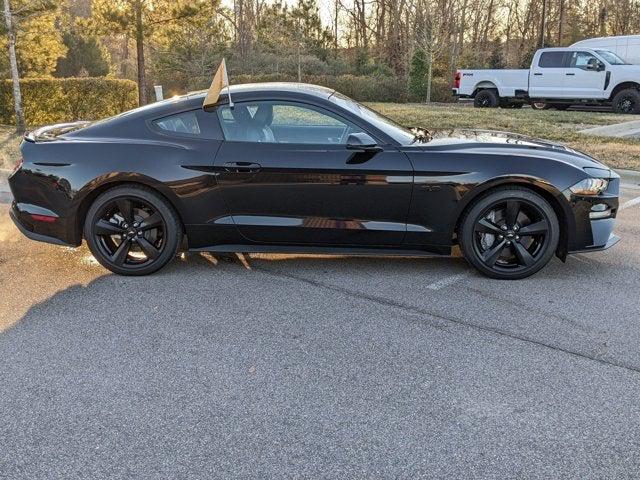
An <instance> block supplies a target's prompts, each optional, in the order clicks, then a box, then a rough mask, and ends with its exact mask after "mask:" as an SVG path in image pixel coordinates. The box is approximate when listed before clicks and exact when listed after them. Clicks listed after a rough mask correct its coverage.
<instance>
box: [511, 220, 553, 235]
mask: <svg viewBox="0 0 640 480" xmlns="http://www.w3.org/2000/svg"><path fill="white" fill-rule="evenodd" d="M548 229H549V225H548V224H547V221H546V220H540V221H539V222H535V223H531V224H529V225H527V226H525V227H522V228H521V229H520V231H519V232H518V234H519V235H520V236H528V235H540V234H543V233H547V230H548Z"/></svg>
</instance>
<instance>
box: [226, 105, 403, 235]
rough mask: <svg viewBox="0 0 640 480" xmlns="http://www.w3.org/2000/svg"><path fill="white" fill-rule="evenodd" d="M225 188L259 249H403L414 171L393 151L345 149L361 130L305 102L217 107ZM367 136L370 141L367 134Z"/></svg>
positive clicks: (236, 220)
mask: <svg viewBox="0 0 640 480" xmlns="http://www.w3.org/2000/svg"><path fill="white" fill-rule="evenodd" d="M218 116H219V118H220V122H221V124H222V128H223V131H224V135H225V141H224V142H223V144H222V146H221V148H220V150H219V151H218V154H217V155H216V158H215V169H216V172H217V179H218V185H219V186H220V188H221V191H222V196H223V198H224V199H225V201H226V204H227V207H228V209H229V211H230V213H231V217H232V220H233V222H234V223H235V225H236V226H237V228H238V229H239V231H240V233H241V234H242V235H243V236H244V237H245V238H247V239H248V240H250V241H254V242H261V243H288V244H328V245H394V244H399V243H401V242H402V240H403V238H404V235H405V230H406V216H407V211H408V208H409V203H410V200H411V191H412V186H413V170H412V167H411V163H410V161H409V159H408V157H407V156H406V155H405V154H403V153H401V152H399V151H398V150H397V149H396V148H395V147H394V146H392V145H380V146H376V147H375V148H368V149H367V148H365V147H363V148H355V149H353V148H354V147H351V148H349V146H348V145H347V138H348V137H349V135H350V134H352V133H363V129H362V128H361V127H358V126H356V125H355V124H353V123H352V122H349V121H347V120H345V119H344V118H342V117H340V116H338V115H337V114H335V113H333V112H330V111H328V110H326V109H323V108H320V107H317V106H314V105H311V104H307V103H301V102H288V101H258V102H244V103H236V104H235V106H234V107H233V108H230V107H228V106H222V107H219V108H218ZM364 133H366V132H364Z"/></svg>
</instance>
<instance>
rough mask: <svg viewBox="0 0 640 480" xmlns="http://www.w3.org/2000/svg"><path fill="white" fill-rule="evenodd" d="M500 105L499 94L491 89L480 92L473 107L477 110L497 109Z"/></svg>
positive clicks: (474, 100)
mask: <svg viewBox="0 0 640 480" xmlns="http://www.w3.org/2000/svg"><path fill="white" fill-rule="evenodd" d="M498 103H499V99H498V93H497V92H496V91H495V90H489V89H485V90H480V91H479V92H478V93H476V97H475V98H474V99H473V106H474V107H476V108H496V107H497V106H498Z"/></svg>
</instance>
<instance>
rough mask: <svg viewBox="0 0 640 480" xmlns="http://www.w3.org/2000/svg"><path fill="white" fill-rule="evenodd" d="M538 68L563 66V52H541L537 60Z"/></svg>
mask: <svg viewBox="0 0 640 480" xmlns="http://www.w3.org/2000/svg"><path fill="white" fill-rule="evenodd" d="M538 66H539V67H540V68H563V67H564V52H543V53H542V55H540V60H539V61H538Z"/></svg>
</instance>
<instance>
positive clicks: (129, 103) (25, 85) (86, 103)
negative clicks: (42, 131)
mask: <svg viewBox="0 0 640 480" xmlns="http://www.w3.org/2000/svg"><path fill="white" fill-rule="evenodd" d="M20 87H21V91H22V103H23V107H24V113H25V120H26V123H27V125H32V126H35V125H45V124H48V123H59V122H71V121H74V120H95V119H99V118H104V117H110V116H112V115H116V114H118V113H120V112H123V111H125V110H130V109H131V108H135V107H136V106H138V91H137V85H136V83H135V82H133V81H131V80H119V79H114V78H102V77H98V78H25V79H22V80H20ZM0 123H5V124H13V123H15V114H14V107H13V86H12V83H11V80H4V81H0Z"/></svg>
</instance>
